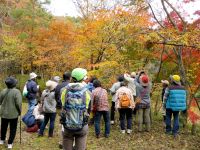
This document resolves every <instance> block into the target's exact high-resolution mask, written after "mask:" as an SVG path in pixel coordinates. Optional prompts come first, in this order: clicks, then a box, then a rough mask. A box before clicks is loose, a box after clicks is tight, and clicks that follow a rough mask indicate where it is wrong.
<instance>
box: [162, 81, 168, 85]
mask: <svg viewBox="0 0 200 150" xmlns="http://www.w3.org/2000/svg"><path fill="white" fill-rule="evenodd" d="M161 83H163V84H166V85H169V81H167V80H161Z"/></svg>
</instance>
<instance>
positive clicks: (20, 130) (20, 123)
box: [19, 115, 22, 144]
mask: <svg viewBox="0 0 200 150" xmlns="http://www.w3.org/2000/svg"><path fill="white" fill-rule="evenodd" d="M19 132H20V133H19V140H20V144H22V118H21V115H20V122H19Z"/></svg>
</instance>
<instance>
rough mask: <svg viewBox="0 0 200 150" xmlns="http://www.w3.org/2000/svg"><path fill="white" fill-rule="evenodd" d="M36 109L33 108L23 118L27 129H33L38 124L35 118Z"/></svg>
mask: <svg viewBox="0 0 200 150" xmlns="http://www.w3.org/2000/svg"><path fill="white" fill-rule="evenodd" d="M33 110H34V107H31V108H30V109H29V110H28V111H27V113H26V114H25V115H24V116H23V117H22V121H23V122H24V123H25V124H26V126H27V127H32V126H34V125H35V124H36V120H35V116H34V115H33Z"/></svg>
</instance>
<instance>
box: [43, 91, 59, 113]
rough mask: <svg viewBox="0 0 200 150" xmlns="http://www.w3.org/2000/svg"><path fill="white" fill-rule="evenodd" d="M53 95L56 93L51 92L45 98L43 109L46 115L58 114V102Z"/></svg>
mask: <svg viewBox="0 0 200 150" xmlns="http://www.w3.org/2000/svg"><path fill="white" fill-rule="evenodd" d="M47 92H48V91H47ZM52 95H55V92H54V91H50V92H48V93H46V95H45V96H44V101H43V107H42V109H43V111H44V112H45V113H54V112H56V100H55V97H52Z"/></svg>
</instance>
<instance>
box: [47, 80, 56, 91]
mask: <svg viewBox="0 0 200 150" xmlns="http://www.w3.org/2000/svg"><path fill="white" fill-rule="evenodd" d="M57 85H58V83H57V82H55V81H51V80H49V81H47V82H46V87H47V88H48V89H49V90H50V91H52V90H54V89H55V88H56V86H57Z"/></svg>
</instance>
